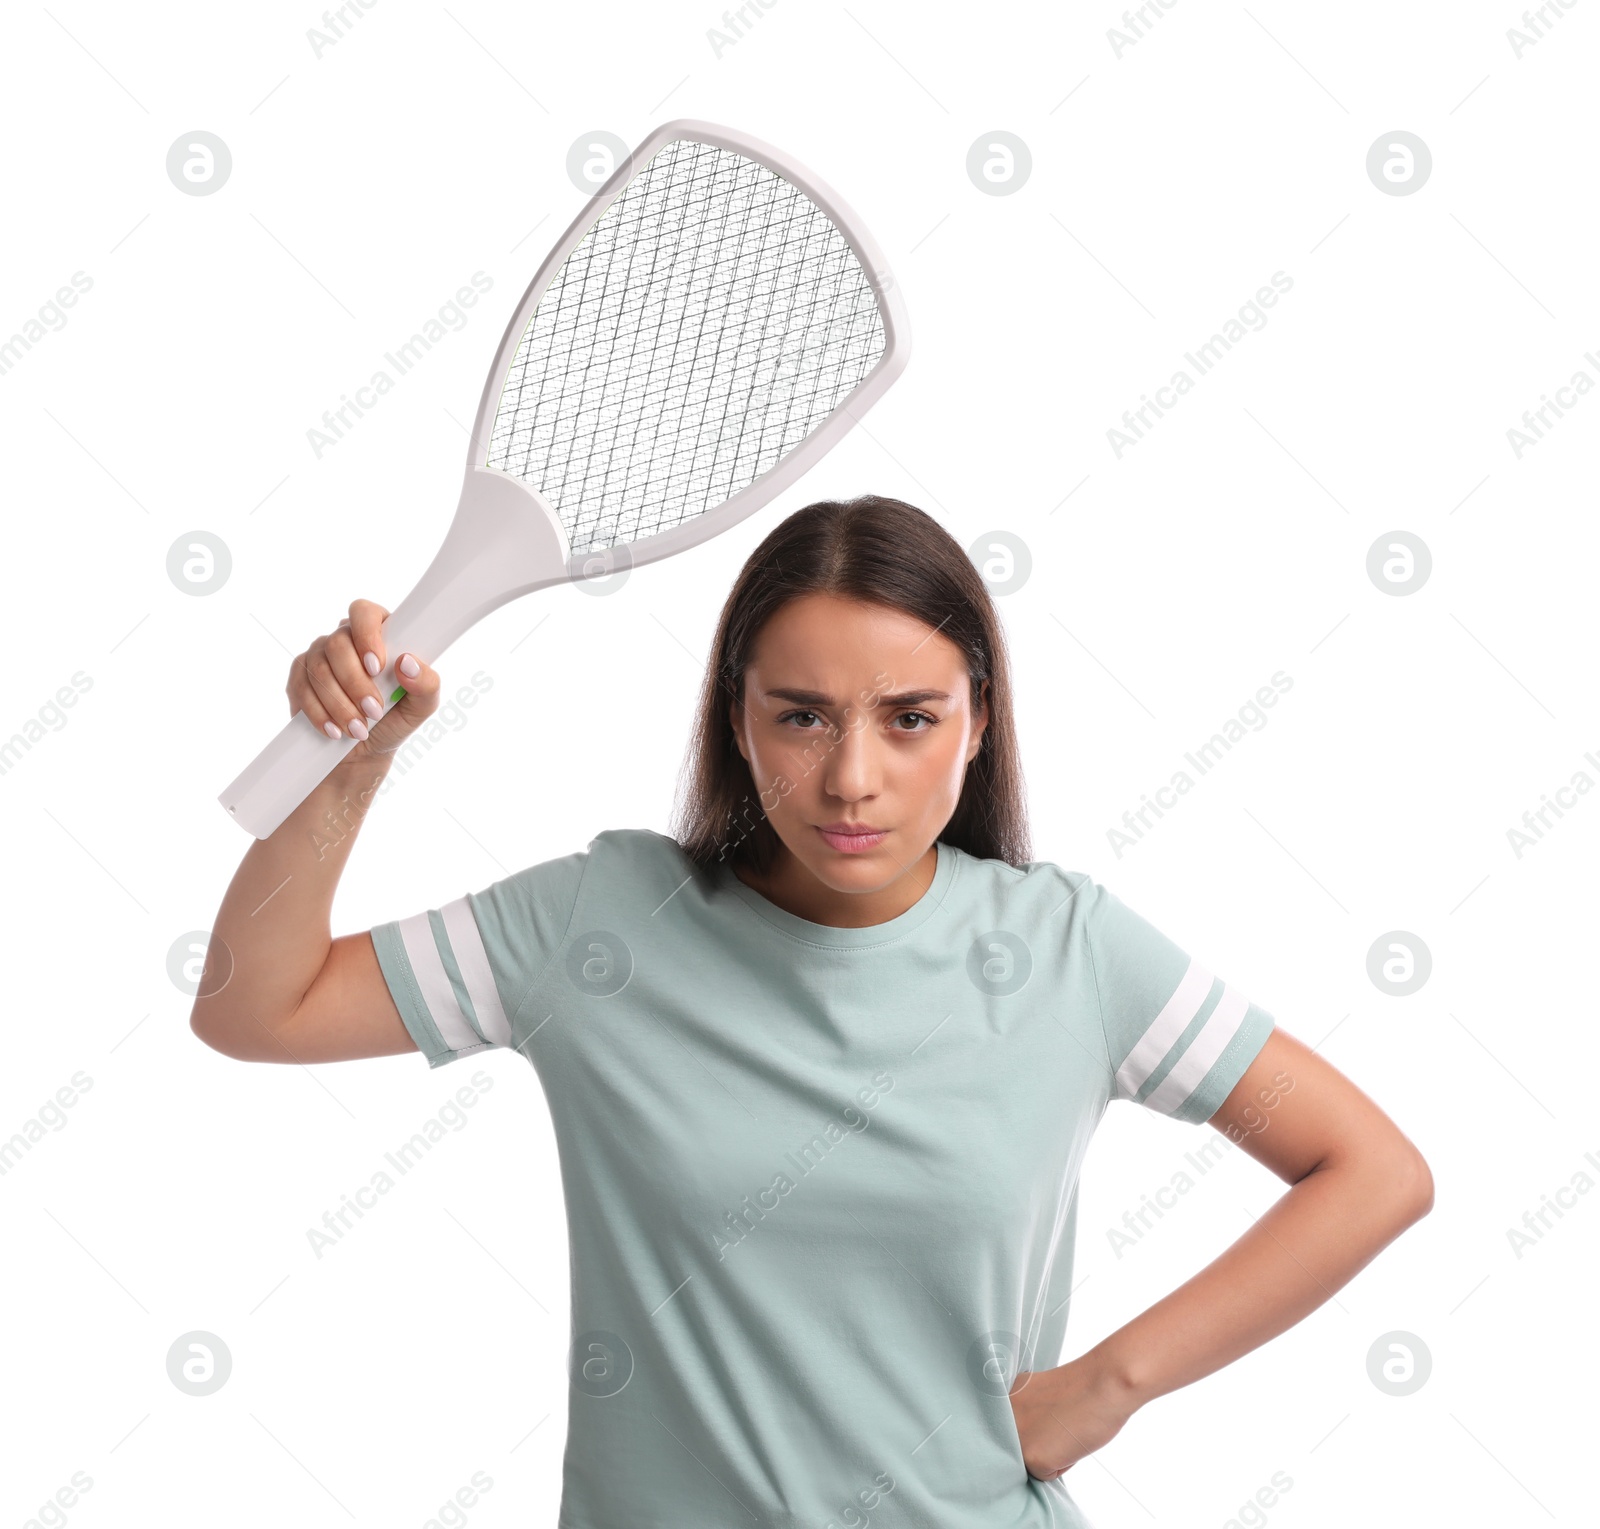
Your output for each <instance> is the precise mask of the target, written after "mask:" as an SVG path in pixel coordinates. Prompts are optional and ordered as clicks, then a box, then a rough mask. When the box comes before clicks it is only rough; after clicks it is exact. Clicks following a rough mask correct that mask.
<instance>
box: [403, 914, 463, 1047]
mask: <svg viewBox="0 0 1600 1529" xmlns="http://www.w3.org/2000/svg"><path fill="white" fill-rule="evenodd" d="M398 927H399V930H400V938H401V940H402V941H403V942H404V944H405V947H406V958H407V959H408V960H409V961H410V962H411V971H412V975H413V976H415V977H416V979H417V986H418V987H419V988H420V989H421V990H422V1001H423V1003H425V1004H426V1005H427V1006H428V1013H429V1014H430V1015H431V1016H432V1018H433V1023H434V1025H435V1026H436V1027H437V1029H438V1031H439V1038H440V1039H441V1040H442V1041H443V1042H444V1044H445V1047H446V1049H447V1050H450V1051H464V1050H466V1049H467V1048H468V1047H470V1046H481V1045H482V1044H483V1037H482V1036H481V1035H479V1034H478V1032H477V1031H476V1030H474V1029H473V1028H472V1021H471V1020H469V1019H468V1018H467V1016H466V1015H465V1014H464V1013H463V1012H462V1009H461V1005H460V1004H459V1003H457V1002H456V991H455V989H454V988H453V987H452V986H451V985H450V974H449V973H448V972H447V971H446V970H445V969H444V962H443V961H442V960H441V959H440V957H439V947H438V946H437V945H436V944H435V943H434V939H433V925H432V924H431V923H430V922H429V920H428V915H427V914H426V913H414V914H412V916H411V917H410V918H403V919H401V920H399V924H398Z"/></svg>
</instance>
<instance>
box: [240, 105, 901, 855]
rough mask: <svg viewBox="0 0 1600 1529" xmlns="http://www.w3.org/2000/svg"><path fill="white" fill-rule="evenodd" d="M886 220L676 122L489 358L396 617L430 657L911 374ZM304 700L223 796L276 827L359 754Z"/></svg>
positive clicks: (771, 488) (785, 466) (834, 426)
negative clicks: (450, 505) (461, 458)
mask: <svg viewBox="0 0 1600 1529" xmlns="http://www.w3.org/2000/svg"><path fill="white" fill-rule="evenodd" d="M910 339H911V336H910V329H909V326H908V322H907V318H906V313H905V309H904V306H903V304H902V303H901V300H900V295H899V293H898V292H897V291H896V290H895V286H894V280H893V278H892V276H891V275H890V273H889V269H888V267H887V265H886V264H885V263H884V260H883V257H882V255H881V254H880V253H879V250H878V247H877V245H876V244H875V243H874V242H873V239H872V236H871V235H870V234H869V233H868V232H867V231H866V229H865V228H864V227H863V226H862V224H861V222H860V220H859V219H858V218H857V217H856V216H855V214H854V213H853V212H852V211H851V210H850V208H849V207H847V206H846V205H845V203H844V202H843V201H842V200H841V199H840V198H839V196H838V195H837V194H836V193H835V192H833V191H832V190H831V189H829V187H828V186H827V185H825V184H824V183H823V182H822V181H820V180H818V179H817V177H816V176H814V175H812V174H811V172H810V171H808V170H806V169H805V168H804V167H803V166H801V165H799V164H796V163H795V161H794V160H792V159H790V158H789V156H788V155H786V154H782V153H780V152H779V151H778V150H777V149H774V148H772V147H770V146H769V145H767V144H765V143H762V142H760V141H759V140H757V139H754V138H750V137H747V136H746V135H744V134H743V133H737V132H734V131H732V130H730V129H728V128H723V127H716V126H713V125H711V124H710V123H705V122H692V121H684V120H680V121H675V122H668V123H666V124H664V125H663V126H661V127H658V128H656V129H655V131H654V132H652V133H651V134H650V135H649V137H647V138H646V139H645V140H644V141H643V142H642V143H641V144H640V145H639V146H638V147H637V148H636V149H635V150H634V151H633V152H632V153H631V154H630V155H629V156H628V157H627V158H626V159H625V160H623V162H622V163H621V164H619V165H618V166H617V168H616V170H615V171H614V172H613V173H612V175H611V176H610V178H609V179H608V180H607V181H606V183H605V184H604V185H603V186H601V187H600V189H599V190H598V191H596V192H595V194H594V196H593V197H592V198H590V200H589V203H588V205H587V206H585V207H584V209H583V211H582V212H580V213H579V214H578V216H577V217H576V218H575V219H574V220H573V222H572V224H571V226H570V227H569V228H568V229H567V231H566V233H565V234H564V235H563V236H562V239H561V241H560V243H559V244H557V246H556V247H555V248H554V249H553V250H552V251H551V252H550V254H549V255H548V256H547V257H546V259H545V261H544V264H543V265H541V266H540V267H539V270H538V273H537V274H536V275H535V276H534V278H533V281H532V283H531V284H530V286H529V287H528V290H527V292H526V293H525V294H524V295H523V298H522V301H521V303H520V304H519V305H518V307H517V311H516V313H515V315H514V316H513V317H512V320H511V323H510V326H509V327H508V328H507V329H506V332H505V337H504V338H503V339H502V340H501V341H500V348H499V349H498V351H496V353H495V358H494V364H493V366H492V367H491V368H490V370H489V380H488V384H487V385H486V386H485V388H484V390H483V400H482V402H481V403H480V404H479V405H478V414H477V420H476V422H475V424H474V426H473V431H472V444H471V447H470V449H469V451H468V454H467V471H466V480H465V482H464V483H463V484H462V488H461V499H460V503H459V504H458V506H457V508H456V512H455V518H454V519H453V520H452V521H451V523H450V529H449V531H448V533H447V534H446V536H445V539H444V543H443V545H442V546H441V547H440V548H439V551H438V553H437V554H436V555H435V557H434V559H433V562H432V563H430V564H429V566H428V568H427V571H426V572H425V573H424V574H423V575H422V577H421V579H420V580H418V582H417V586H416V588H415V589H413V590H412V591H411V593H410V594H409V595H407V596H406V597H405V599H404V600H402V601H401V602H400V604H399V605H398V606H396V607H395V609H394V610H393V611H392V612H391V613H390V615H389V616H388V618H387V619H386V620H385V621H384V624H383V639H384V646H385V651H386V653H387V654H389V655H391V658H390V662H389V665H388V667H387V668H386V669H385V670H384V671H383V673H382V674H380V675H379V676H378V677H377V681H376V683H377V685H378V689H379V693H380V695H382V696H383V698H384V710H385V712H386V713H387V711H388V709H389V708H390V707H391V706H392V705H393V704H394V703H395V701H397V700H398V699H399V697H400V695H401V694H402V693H403V690H402V687H403V683H404V682H403V680H401V679H400V678H399V677H398V676H397V675H396V673H395V669H394V661H395V660H397V659H398V658H399V656H400V655H401V654H402V653H405V652H411V653H415V654H416V655H417V656H418V657H419V658H421V659H423V660H424V661H425V662H427V663H429V664H432V663H434V662H435V661H436V660H437V659H438V658H439V656H440V655H441V654H442V653H443V652H444V651H445V649H446V648H448V647H449V646H450V644H451V643H452V642H454V641H455V640H456V638H458V637H459V636H460V635H461V634H462V633H463V632H465V631H466V630H467V629H468V628H469V627H471V626H473V625H475V624H476V623H477V622H479V621H481V620H482V619H483V618H484V617H485V616H487V615H488V614H489V613H490V612H491V611H493V610H495V609H497V608H498V607H499V606H501V605H504V604H505V603H506V602H507V601H508V600H515V599H516V598H517V597H518V596H519V595H525V594H528V593H530V592H531V591H533V590H536V589H544V588H547V587H548V586H550V585H552V584H560V583H563V582H566V581H569V580H576V579H581V578H585V577H593V576H594V575H595V574H596V573H598V572H608V571H610V570H611V569H614V568H617V567H626V566H631V565H633V564H639V563H649V562H654V561H655V560H656V559H657V558H663V557H670V556H671V555H672V554H673V553H675V552H682V551H684V550H685V549H687V548H689V547H693V546H695V545H696V544H697V543H699V542H703V541H705V540H707V539H708V538H709V537H712V536H715V535H716V534H717V533H718V532H719V531H725V530H727V529H728V527H729V526H731V525H733V524H734V523H735V522H736V521H739V520H743V519H744V517H745V516H747V515H749V514H751V513H752V512H753V511H755V510H757V509H760V508H761V506H762V505H764V504H766V503H767V502H768V500H770V499H771V498H773V496H774V495H776V494H778V493H779V492H781V491H782V490H783V489H784V488H786V487H788V485H789V484H791V483H793V482H794V481H795V480H796V479H797V478H798V477H799V476H800V475H801V474H802V473H803V472H804V471H805V470H806V469H807V468H808V467H810V466H811V465H812V464H813V463H815V462H816V461H818V460H819V459H820V458H821V457H822V456H823V455H824V454H825V453H826V452H827V451H828V450H829V449H830V448H831V447H833V446H834V445H835V444H836V443H837V442H838V441H839V440H840V438H841V437H843V436H844V434H845V433H846V431H848V430H849V429H850V427H851V425H853V424H854V423H855V422H856V420H857V419H858V418H859V417H860V416H861V414H863V413H864V412H865V411H866V410H867V409H868V408H870V407H871V406H872V404H874V403H875V402H876V401H877V400H878V399H879V398H880V397H881V396H882V394H883V393H884V391H885V390H886V389H887V388H888V386H889V385H890V383H892V382H893V381H894V380H895V378H896V377H898V376H899V375H900V373H901V371H902V370H903V369H904V367H905V364H906V360H907V358H908V355H909V352H910ZM355 744H356V740H355V739H354V738H350V737H344V738H340V739H338V740H335V739H332V738H330V737H328V736H327V734H325V733H323V732H321V731H320V730H319V729H318V728H317V727H316V726H314V725H313V723H312V722H311V720H310V719H309V718H308V717H307V716H306V714H305V713H304V712H303V711H301V712H297V713H296V714H295V715H294V717H293V718H292V719H291V720H290V721H289V723H288V724H287V725H286V726H285V727H284V728H283V730H282V731H281V732H280V733H279V734H278V736H277V737H276V738H274V739H273V740H272V742H271V743H269V744H268V745H267V746H266V748H264V749H263V750H262V751H261V752H260V753H259V754H258V755H257V756H256V757H255V759H254V760H253V761H252V762H251V763H250V764H249V765H248V766H247V767H246V768H245V770H244V771H243V772H242V773H241V774H240V775H239V777H238V778H237V779H236V780H235V781H233V782H232V784H230V785H229V786H228V788H227V789H226V790H225V791H224V792H223V793H222V794H221V796H220V797H219V798H218V800H219V801H220V802H221V803H222V805H223V806H224V807H226V808H227V809H228V811H229V812H230V813H231V814H232V815H233V817H234V818H235V820H236V821H237V822H239V823H240V824H242V825H243V826H244V827H245V828H247V829H248V830H249V831H250V832H251V833H252V834H254V835H255V836H256V838H258V839H264V838H266V837H267V836H268V835H270V834H271V833H272V832H273V831H274V830H275V829H276V828H277V827H278V826H279V824H281V823H282V822H283V820H284V819H285V818H287V817H288V816H289V814H290V813H292V812H293V811H294V810H295V808H296V807H298V806H299V805H300V803H301V802H303V801H304V800H305V799H306V797H307V796H308V795H310V793H311V792H312V790H313V789H315V787H316V786H317V785H318V784H319V783H320V782H321V781H322V780H323V779H325V778H326V777H327V775H328V774H329V773H330V772H331V771H332V770H333V768H334V767H335V766H336V765H337V764H338V763H339V761H340V760H342V759H343V758H344V757H345V755H346V754H348V753H349V752H350V750H351V749H352V748H354V747H355Z"/></svg>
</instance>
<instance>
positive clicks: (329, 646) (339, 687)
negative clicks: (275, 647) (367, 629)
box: [305, 628, 371, 742]
mask: <svg viewBox="0 0 1600 1529" xmlns="http://www.w3.org/2000/svg"><path fill="white" fill-rule="evenodd" d="M305 667H306V678H307V680H309V681H310V684H311V689H312V691H313V693H314V694H315V696H316V698H317V701H318V702H319V703H320V704H321V708H322V716H321V717H320V718H318V717H312V719H311V720H312V721H313V722H316V723H317V724H318V725H319V726H320V727H321V728H322V730H323V732H325V733H327V734H328V736H329V737H330V738H337V737H340V736H342V735H344V734H346V733H348V735H349V736H350V737H352V738H354V739H356V740H357V741H358V742H359V741H362V740H364V739H365V738H366V736H367V726H366V722H365V721H364V720H363V719H362V714H361V704H360V702H359V701H357V700H356V698H355V696H353V695H351V694H350V692H349V690H347V689H346V688H345V684H346V681H349V682H350V683H351V685H352V686H353V688H355V689H356V690H357V691H358V693H359V690H360V686H359V684H358V683H357V682H356V680H355V675H354V674H352V672H351V670H352V667H353V668H354V670H355V673H356V674H360V673H361V668H360V665H359V664H358V663H357V662H356V657H355V647H354V645H353V644H352V643H351V641H350V638H349V635H348V634H347V633H346V632H345V631H344V630H343V629H342V628H341V629H340V630H338V631H335V632H333V633H331V634H330V635H329V636H327V637H323V638H320V639H318V641H316V642H314V643H313V644H312V645H311V647H310V649H309V650H308V651H307V653H306V666H305ZM362 678H363V679H365V678H366V676H365V675H364V674H363V675H362ZM367 688H368V689H369V690H370V689H371V681H370V680H369V681H368V682H367ZM307 715H308V716H309V715H310V713H307Z"/></svg>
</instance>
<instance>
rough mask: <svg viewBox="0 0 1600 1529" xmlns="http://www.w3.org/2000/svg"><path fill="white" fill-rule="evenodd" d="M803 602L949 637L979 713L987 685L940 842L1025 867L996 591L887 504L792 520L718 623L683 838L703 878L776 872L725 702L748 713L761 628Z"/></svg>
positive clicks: (681, 818)
mask: <svg viewBox="0 0 1600 1529" xmlns="http://www.w3.org/2000/svg"><path fill="white" fill-rule="evenodd" d="M807 594H832V595H843V596H847V597H849V598H853V599H857V600H863V601H867V602H869V603H871V604H874V605H884V606H889V607H891V608H893V609H895V610H900V611H904V612H905V613H906V614H907V615H910V616H914V617H916V618H917V619H918V620H919V621H922V622H925V623H926V624H927V625H928V626H930V627H933V628H934V629H935V630H936V631H938V632H939V633H940V635H941V636H944V637H947V638H949V639H950V641H951V642H953V643H955V645H956V646H957V647H958V648H960V649H961V651H962V653H963V654H964V655H965V656H966V661H967V672H968V675H969V676H970V679H971V685H972V701H973V707H974V710H976V708H977V706H978V703H979V691H980V690H981V688H982V686H983V683H984V681H985V680H987V681H988V683H989V694H988V707H989V720H988V726H987V727H986V728H985V729H984V735H983V743H982V746H981V747H980V748H979V750H978V753H977V755H976V757H975V758H974V759H973V760H972V762H971V763H970V764H969V765H968V766H967V771H966V777H965V779H964V780H963V782H962V787H961V796H960V799H959V800H958V801H957V803H956V808H955V811H954V812H953V813H952V814H951V815H950V821H949V822H948V823H946V824H945V826H944V828H943V830H942V831H941V832H940V834H939V838H940V840H942V841H943V842H944V843H946V844H950V845H953V846H955V847H956V848H957V849H962V850H965V851H966V852H967V853H968V854H971V855H977V856H979V857H980V858H983V859H992V860H1004V861H1006V862H1008V863H1009V864H1011V865H1022V864H1024V863H1025V862H1026V861H1027V860H1029V859H1030V858H1031V851H1030V849H1029V844H1028V823H1027V805H1026V800H1025V797H1024V793H1023V784H1022V762H1021V759H1020V757H1019V755H1018V750H1017V734H1016V724H1015V721H1014V719H1013V716H1012V710H1011V671H1010V666H1009V664H1008V662H1007V658H1006V647H1005V638H1004V635H1003V633H1002V632H1001V629H1000V620H999V616H998V615H997V613H996V611H995V608H994V602H993V601H992V600H991V599H990V596H989V590H988V587H987V586H986V585H985V584H984V582H983V579H982V577H981V576H980V575H979V573H978V570H977V569H976V568H975V567H973V565H972V560H971V559H970V558H969V557H968V556H967V554H966V553H965V552H964V551H963V550H962V548H961V545H960V543H958V542H957V541H956V540H955V538H954V537H952V536H951V535H950V533H949V532H948V531H946V530H945V529H944V527H943V526H941V525H940V524H939V523H938V521H936V520H934V519H933V517H932V516H931V515H928V514H927V513H926V512H925V511H923V510H919V509H917V508H916V506H915V505H910V504H907V503H906V502H905V501H904V500H902V499H889V498H885V497H884V496H883V495H881V494H861V495H858V496H857V497H856V498H854V499H846V500H838V499H825V500H821V501H819V502H818V503H816V504H808V505H806V506H805V508H804V509H800V510H796V511H795V512H794V514H792V515H790V516H789V517H788V518H787V519H786V520H784V521H782V522H780V523H779V524H778V525H776V526H774V527H773V529H772V530H771V532H769V533H768V535H767V537H766V539H765V540H764V541H763V542H762V543H761V545H760V546H759V547H757V548H756V549H755V551H754V552H752V553H751V554H750V556H749V558H748V559H747V560H746V562H745V565H744V567H743V568H742V569H741V570H740V572H739V577H738V578H737V579H736V580H735V581H734V585H733V588H732V589H731V590H730V591H729V593H728V598H727V601H726V603H725V604H724V605H723V607H722V615H721V617H720V618H719V619H718V622H717V632H716V636H715V638H714V639H713V641H712V652H711V656H710V659H709V661H708V662H707V664H706V674H705V680H704V682H703V683H702V685H701V689H700V699H699V702H698V705H697V707H696V713H695V724H694V732H693V735H692V737H691V739H690V744H689V754H688V758H687V759H686V760H685V762H684V769H683V775H682V777H681V779H680V783H679V794H678V805H677V811H676V814H675V823H674V828H673V834H674V837H675V838H676V839H677V840H678V842H679V844H680V845H682V846H683V849H684V851H685V853H687V854H688V855H689V857H690V858H691V859H692V860H694V862H695V863H696V864H697V865H699V866H701V867H702V868H706V869H709V868H710V867H711V866H713V865H716V864H719V863H731V862H732V861H735V860H739V861H743V862H745V863H747V864H748V865H750V867H751V868H752V869H754V870H756V871H757V872H759V871H762V870H764V869H765V868H766V867H767V866H768V865H769V864H770V863H771V860H772V856H773V853H774V851H775V850H776V849H777V847H778V836H777V833H776V832H775V830H774V829H773V827H772V825H771V824H770V823H769V822H768V821H767V816H766V813H765V811H764V810H763V809H762V805H761V799H760V793H759V792H758V791H757V790H756V785H755V782H754V780H753V779H752V778H751V775H750V767H749V765H747V764H746V763H745V760H744V756H743V755H742V754H741V753H740V752H739V748H738V745H737V743H736V741H735V739H734V732H733V723H732V721H731V719H730V717H729V714H728V713H729V702H730V701H735V700H736V701H738V702H740V703H741V704H743V700H744V674H745V667H746V665H747V664H748V662H749V659H750V654H751V651H752V649H753V648H754V645H755V640H756V636H757V634H758V633H759V632H760V631H761V629H762V627H763V626H765V625H766V623H767V621H768V620H769V619H770V618H771V617H772V615H773V614H774V613H775V612H776V611H777V610H778V609H779V607H780V606H782V605H784V604H785V603H787V602H788V601H790V600H793V599H795V598H797V597H798V596H800V595H807Z"/></svg>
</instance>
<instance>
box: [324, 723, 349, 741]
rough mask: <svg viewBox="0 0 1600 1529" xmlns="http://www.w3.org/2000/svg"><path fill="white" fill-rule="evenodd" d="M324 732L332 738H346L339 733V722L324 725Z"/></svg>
mask: <svg viewBox="0 0 1600 1529" xmlns="http://www.w3.org/2000/svg"><path fill="white" fill-rule="evenodd" d="M322 730H323V732H325V733H326V734H327V735H328V736H329V737H330V738H342V737H344V734H343V733H341V732H340V731H339V724H338V723H337V722H324V723H323V724H322Z"/></svg>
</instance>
